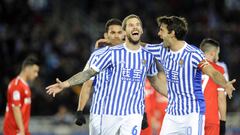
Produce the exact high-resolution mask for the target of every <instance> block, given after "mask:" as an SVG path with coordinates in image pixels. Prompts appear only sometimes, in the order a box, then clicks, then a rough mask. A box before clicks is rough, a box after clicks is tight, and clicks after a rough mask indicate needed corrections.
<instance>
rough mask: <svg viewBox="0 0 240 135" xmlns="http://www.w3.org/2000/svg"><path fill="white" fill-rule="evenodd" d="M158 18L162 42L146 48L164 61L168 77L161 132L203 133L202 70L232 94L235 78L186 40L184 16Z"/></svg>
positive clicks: (186, 29) (161, 134)
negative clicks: (221, 71)
mask: <svg viewBox="0 0 240 135" xmlns="http://www.w3.org/2000/svg"><path fill="white" fill-rule="evenodd" d="M157 21H158V24H159V32H158V35H159V37H160V38H161V39H162V40H163V43H161V44H156V45H150V44H149V45H147V46H146V48H147V49H148V50H149V51H150V52H152V53H153V54H154V55H155V56H156V58H157V59H158V61H159V63H160V64H162V66H163V68H164V71H165V73H166V77H167V84H168V87H167V88H168V106H167V109H166V115H165V117H164V120H163V125H162V129H161V133H160V135H170V134H171V135H172V134H178V135H179V134H184V135H197V134H198V135H202V134H204V118H205V116H204V114H205V101H204V96H203V92H202V85H201V84H202V82H201V81H202V78H201V76H202V73H204V74H206V75H208V76H209V77H210V78H212V79H213V81H214V82H215V83H217V84H219V85H220V86H221V87H223V88H224V89H225V91H226V92H227V94H228V96H229V97H230V98H231V97H232V92H233V90H235V88H234V87H233V85H232V84H233V83H234V82H235V81H236V80H232V81H229V82H228V81H227V80H226V79H225V78H224V76H223V75H222V74H221V73H220V72H218V71H217V70H215V69H214V68H213V67H212V66H211V65H210V64H209V62H208V61H207V60H206V58H205V56H204V53H203V52H202V51H201V50H200V49H199V48H197V47H194V46H192V45H190V44H188V43H187V42H186V41H185V40H184V38H185V36H186V34H187V31H188V25H187V22H186V19H185V18H182V17H177V16H162V17H159V18H158V19H157ZM169 125H170V126H169Z"/></svg>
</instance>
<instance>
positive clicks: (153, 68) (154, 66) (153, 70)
mask: <svg viewBox="0 0 240 135" xmlns="http://www.w3.org/2000/svg"><path fill="white" fill-rule="evenodd" d="M157 73H158V70H157V64H156V61H155V60H154V58H153V59H152V64H151V65H150V68H149V70H148V72H147V76H154V75H156V74H157Z"/></svg>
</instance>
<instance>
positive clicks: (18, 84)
mask: <svg viewBox="0 0 240 135" xmlns="http://www.w3.org/2000/svg"><path fill="white" fill-rule="evenodd" d="M24 86H25V83H24V82H23V81H22V80H21V79H20V78H19V77H15V78H13V79H12V80H11V81H10V83H9V85H8V90H9V91H12V90H20V89H21V88H23V87H24Z"/></svg>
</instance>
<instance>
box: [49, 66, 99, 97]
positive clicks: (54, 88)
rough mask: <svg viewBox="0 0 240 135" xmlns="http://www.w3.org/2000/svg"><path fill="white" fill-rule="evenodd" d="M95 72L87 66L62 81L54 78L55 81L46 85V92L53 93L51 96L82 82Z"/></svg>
mask: <svg viewBox="0 0 240 135" xmlns="http://www.w3.org/2000/svg"><path fill="white" fill-rule="evenodd" d="M96 74H97V72H96V71H95V70H94V69H92V68H89V69H87V70H85V71H82V72H79V73H77V74H75V75H74V76H72V77H70V78H69V79H68V80H66V81H63V82H62V81H60V80H59V79H58V78H57V79H56V82H57V83H55V84H52V85H49V86H48V87H46V89H47V94H49V95H53V97H55V95H56V94H57V93H59V92H61V91H62V90H64V89H65V88H68V87H71V86H74V85H78V84H82V83H84V82H85V81H87V80H89V79H90V78H91V77H92V76H94V75H96Z"/></svg>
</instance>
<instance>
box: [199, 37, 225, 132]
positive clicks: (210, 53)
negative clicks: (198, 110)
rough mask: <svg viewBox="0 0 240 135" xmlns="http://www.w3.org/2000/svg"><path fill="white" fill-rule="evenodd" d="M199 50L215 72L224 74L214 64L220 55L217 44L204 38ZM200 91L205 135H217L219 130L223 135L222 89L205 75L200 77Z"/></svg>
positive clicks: (223, 97)
mask: <svg viewBox="0 0 240 135" xmlns="http://www.w3.org/2000/svg"><path fill="white" fill-rule="evenodd" d="M200 48H201V50H202V51H203V52H204V54H205V56H206V58H207V60H208V62H209V63H210V64H211V65H212V66H213V67H214V68H215V69H216V70H218V71H219V72H221V73H222V74H224V69H223V68H222V67H221V66H219V65H217V64H216V63H217V61H218V59H219V53H220V45H219V42H218V41H216V40H214V39H211V38H206V39H203V41H202V42H201V44H200ZM202 89H203V92H204V98H205V102H206V114H205V116H206V121H205V135H219V134H220V128H221V131H222V132H221V135H222V134H223V135H224V134H225V132H224V129H225V121H226V111H227V105H226V104H227V103H226V96H225V92H224V89H223V88H221V87H220V86H219V85H218V84H216V83H215V82H214V81H213V80H212V79H211V78H209V76H208V75H206V74H203V75H202ZM220 125H221V127H220Z"/></svg>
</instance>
